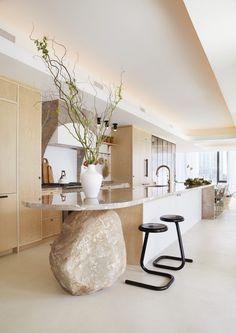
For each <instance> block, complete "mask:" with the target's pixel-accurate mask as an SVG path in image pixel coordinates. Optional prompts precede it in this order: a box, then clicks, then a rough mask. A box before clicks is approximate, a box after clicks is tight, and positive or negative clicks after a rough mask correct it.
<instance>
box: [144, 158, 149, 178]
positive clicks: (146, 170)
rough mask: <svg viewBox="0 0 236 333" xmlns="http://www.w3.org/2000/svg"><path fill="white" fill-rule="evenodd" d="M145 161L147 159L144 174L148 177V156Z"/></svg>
mask: <svg viewBox="0 0 236 333" xmlns="http://www.w3.org/2000/svg"><path fill="white" fill-rule="evenodd" d="M144 161H145V174H144V176H145V177H148V158H146V159H145V160H144Z"/></svg>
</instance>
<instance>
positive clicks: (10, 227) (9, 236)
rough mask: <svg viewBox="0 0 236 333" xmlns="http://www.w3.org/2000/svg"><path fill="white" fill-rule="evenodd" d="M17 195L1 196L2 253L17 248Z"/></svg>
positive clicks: (0, 234)
mask: <svg viewBox="0 0 236 333" xmlns="http://www.w3.org/2000/svg"><path fill="white" fill-rule="evenodd" d="M16 209H17V205H16V194H8V195H0V252H2V251H7V250H10V249H12V248H14V247H16V246H17V211H16Z"/></svg>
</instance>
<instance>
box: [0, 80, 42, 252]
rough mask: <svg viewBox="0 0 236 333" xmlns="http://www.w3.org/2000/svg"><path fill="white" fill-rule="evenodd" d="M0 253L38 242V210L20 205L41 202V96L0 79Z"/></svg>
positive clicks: (39, 236)
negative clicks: (29, 201)
mask: <svg viewBox="0 0 236 333" xmlns="http://www.w3.org/2000/svg"><path fill="white" fill-rule="evenodd" d="M0 136H1V145H0V154H1V155H0V156H1V161H0V196H1V197H0V252H2V251H6V250H9V249H12V248H14V247H18V248H19V245H25V244H29V243H32V242H34V241H38V240H40V239H42V221H41V210H33V209H29V208H25V207H23V205H22V203H21V201H22V200H27V199H36V200H41V96H40V93H39V92H38V91H36V90H34V89H31V88H30V87H26V86H24V85H23V84H21V83H18V82H13V81H11V80H8V79H6V78H0Z"/></svg>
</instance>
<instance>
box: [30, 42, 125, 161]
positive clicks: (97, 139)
mask: <svg viewBox="0 0 236 333" xmlns="http://www.w3.org/2000/svg"><path fill="white" fill-rule="evenodd" d="M31 40H32V41H33V42H34V44H35V45H36V47H37V51H38V52H39V55H40V57H41V58H42V59H43V61H44V63H45V64H46V67H47V68H48V70H49V72H50V74H51V76H52V78H53V81H54V84H55V86H56V88H57V91H58V94H59V98H60V99H61V100H62V101H63V102H64V103H65V107H66V111H67V113H68V115H69V118H70V120H71V123H72V124H73V128H74V133H73V132H72V131H71V130H70V128H69V127H68V126H67V125H66V124H63V125H64V126H65V127H66V128H67V130H68V131H69V132H70V134H71V135H72V136H73V137H74V138H75V139H76V140H77V141H78V142H79V143H80V144H81V145H82V147H83V148H84V152H85V161H86V164H96V163H97V161H98V157H99V148H100V146H101V145H102V143H103V140H104V137H105V132H106V130H107V128H106V126H105V120H108V122H109V123H110V120H111V117H112V114H113V112H114V111H115V110H116V108H117V106H118V104H119V102H120V101H121V100H122V87H123V84H122V75H121V80H120V84H119V85H118V86H117V87H116V88H115V89H113V90H112V89H108V88H107V91H108V98H107V101H106V106H105V108H104V110H103V111H102V112H99V114H98V111H97V108H96V89H95V87H94V86H93V84H92V83H91V82H90V83H91V85H92V86H93V88H94V92H95V97H94V106H93V108H92V110H89V111H88V110H86V109H85V98H84V94H83V91H82V90H81V89H79V87H78V83H77V82H76V79H75V75H74V73H71V72H70V71H69V69H68V68H67V66H66V54H67V49H66V47H65V46H64V45H62V44H59V43H57V42H56V41H55V40H51V39H48V38H47V37H46V36H43V38H42V39H41V40H40V39H34V38H32V36H31ZM58 47H60V48H61V50H62V55H61V56H59V55H58V54H57V53H56V49H57V48H58ZM58 112H60V110H58ZM98 117H99V118H101V125H100V126H99V127H98V126H97V118H98Z"/></svg>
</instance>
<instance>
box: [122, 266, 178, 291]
mask: <svg viewBox="0 0 236 333" xmlns="http://www.w3.org/2000/svg"><path fill="white" fill-rule="evenodd" d="M142 268H143V270H144V271H145V272H147V273H149V274H154V275H159V276H164V277H166V278H168V279H169V282H168V283H166V284H165V285H164V286H153V285H151V284H146V283H141V282H137V281H131V280H125V283H126V284H130V285H132V286H136V287H141V288H147V289H151V290H166V289H168V288H169V287H170V285H171V284H172V283H173V282H174V280H175V278H174V276H173V275H171V274H169V273H164V272H157V271H153V270H150V269H148V268H147V267H145V266H144V265H143V266H142Z"/></svg>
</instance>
